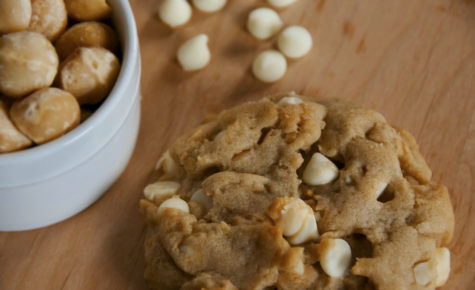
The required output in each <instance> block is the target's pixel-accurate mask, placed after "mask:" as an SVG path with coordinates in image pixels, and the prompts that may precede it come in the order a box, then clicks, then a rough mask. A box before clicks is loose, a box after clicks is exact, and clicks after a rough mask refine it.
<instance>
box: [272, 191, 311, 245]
mask: <svg viewBox="0 0 475 290" xmlns="http://www.w3.org/2000/svg"><path fill="white" fill-rule="evenodd" d="M267 214H268V215H269V217H270V218H271V219H272V220H273V221H274V222H275V224H276V226H277V227H278V228H280V229H281V230H282V234H283V235H284V236H286V237H287V238H288V240H289V242H290V243H291V244H292V245H298V244H302V243H305V242H308V241H311V240H315V239H317V238H318V236H319V234H318V228H317V222H316V220H315V215H314V214H313V210H312V208H310V206H308V205H307V204H306V203H305V202H304V201H303V200H301V199H300V198H293V197H281V198H277V199H276V200H274V202H273V203H272V204H271V205H270V207H269V209H268V210H267Z"/></svg>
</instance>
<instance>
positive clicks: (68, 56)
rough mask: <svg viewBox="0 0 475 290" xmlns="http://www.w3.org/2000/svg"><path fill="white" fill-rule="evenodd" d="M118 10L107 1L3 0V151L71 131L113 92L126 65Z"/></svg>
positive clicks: (0, 20)
mask: <svg viewBox="0 0 475 290" xmlns="http://www.w3.org/2000/svg"><path fill="white" fill-rule="evenodd" d="M110 16H111V8H110V6H109V4H107V2H106V0H3V1H0V153H5V152H12V151H17V150H20V149H23V148H27V147H29V146H31V145H33V144H43V143H46V142H48V141H50V140H53V139H55V138H58V137H60V136H62V135H64V134H65V133H66V132H69V131H70V130H72V129H73V128H75V127H76V126H77V125H78V124H79V123H80V122H82V121H83V120H84V119H85V118H86V117H88V116H90V115H91V114H92V111H93V110H94V109H95V108H97V106H99V104H100V103H101V102H102V100H103V99H104V98H105V97H106V96H107V95H108V94H109V92H110V91H111V89H112V87H113V85H114V83H115V81H116V79H117V76H118V74H119V70H120V61H119V58H118V55H119V46H120V45H119V40H118V36H117V34H116V32H115V31H114V29H113V28H112V27H111V26H110V25H109V24H107V23H110ZM68 23H69V25H68Z"/></svg>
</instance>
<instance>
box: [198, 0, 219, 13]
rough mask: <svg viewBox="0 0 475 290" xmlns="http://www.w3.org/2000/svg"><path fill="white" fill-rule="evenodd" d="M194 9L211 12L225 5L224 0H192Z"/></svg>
mask: <svg viewBox="0 0 475 290" xmlns="http://www.w3.org/2000/svg"><path fill="white" fill-rule="evenodd" d="M193 5H194V6H195V7H196V9H198V10H200V11H203V12H207V13H211V12H216V11H218V10H220V9H221V8H223V7H224V5H226V0H193Z"/></svg>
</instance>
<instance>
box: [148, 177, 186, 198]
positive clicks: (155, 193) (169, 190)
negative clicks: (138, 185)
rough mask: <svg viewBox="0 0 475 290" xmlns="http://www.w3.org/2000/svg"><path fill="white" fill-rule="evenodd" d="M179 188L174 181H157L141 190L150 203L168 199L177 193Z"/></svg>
mask: <svg viewBox="0 0 475 290" xmlns="http://www.w3.org/2000/svg"><path fill="white" fill-rule="evenodd" d="M180 186H181V185H180V184H179V183H178V182H175V181H157V182H155V183H152V184H149V185H147V186H146V187H145V189H144V190H143V194H144V196H145V198H147V199H148V200H150V201H153V200H159V199H162V198H169V197H171V196H173V195H175V194H176V193H177V191H178V189H180Z"/></svg>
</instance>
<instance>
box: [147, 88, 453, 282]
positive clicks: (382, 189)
mask: <svg viewBox="0 0 475 290" xmlns="http://www.w3.org/2000/svg"><path fill="white" fill-rule="evenodd" d="M156 175H157V178H158V180H157V181H156V182H155V183H154V184H153V185H149V186H148V187H147V188H146V190H145V191H146V194H145V196H146V197H144V198H143V199H142V200H141V201H140V207H141V210H142V212H143V214H144V216H145V217H146V220H147V233H146V238H145V259H146V264H147V266H146V269H145V278H146V279H147V281H148V283H149V286H150V287H151V288H152V289H435V288H436V287H438V286H440V284H441V283H443V282H445V280H446V279H447V278H446V277H447V274H448V273H447V271H449V270H447V269H450V267H448V266H447V263H449V261H448V259H449V258H447V257H449V256H448V255H449V252H448V250H447V249H446V248H443V247H444V245H445V244H447V243H448V242H449V241H450V239H451V237H452V233H453V227H454V214H453V210H452V206H451V203H450V198H449V195H448V192H447V189H446V188H445V187H444V186H443V185H439V184H437V183H435V182H433V181H431V171H430V169H429V168H428V166H427V164H426V163H425V161H424V159H423V157H422V156H421V154H420V153H419V149H418V146H417V144H416V142H415V140H414V138H413V137H412V136H411V135H410V134H409V133H408V132H406V131H404V130H402V129H397V128H394V127H392V126H390V125H389V124H388V123H387V122H386V120H385V119H384V117H383V116H382V115H381V114H379V113H377V112H374V111H372V110H369V109H365V108H362V107H358V106H355V105H353V104H350V103H347V102H346V101H342V100H331V99H322V100H314V99H310V98H306V97H303V96H298V95H295V94H283V95H277V96H272V97H266V98H263V99H261V100H259V101H256V102H251V103H245V104H243V105H240V106H237V107H234V108H231V109H229V110H225V111H223V112H221V113H219V114H217V115H215V116H213V117H211V118H208V119H207V120H206V121H205V122H204V123H203V124H201V125H200V126H198V127H197V128H195V129H194V130H192V131H191V132H189V133H187V134H186V135H184V136H182V137H181V138H179V139H178V140H177V141H176V142H175V144H174V145H173V146H172V147H170V148H169V150H168V151H166V152H165V153H164V154H163V157H162V158H161V159H160V160H159V162H158V163H157V172H156ZM441 249H445V250H441ZM437 253H439V254H437ZM440 253H446V254H444V255H442V254H440ZM438 257H445V258H443V259H444V260H443V261H442V262H441V261H439V260H441V259H442V258H438ZM441 281H442V282H441Z"/></svg>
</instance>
